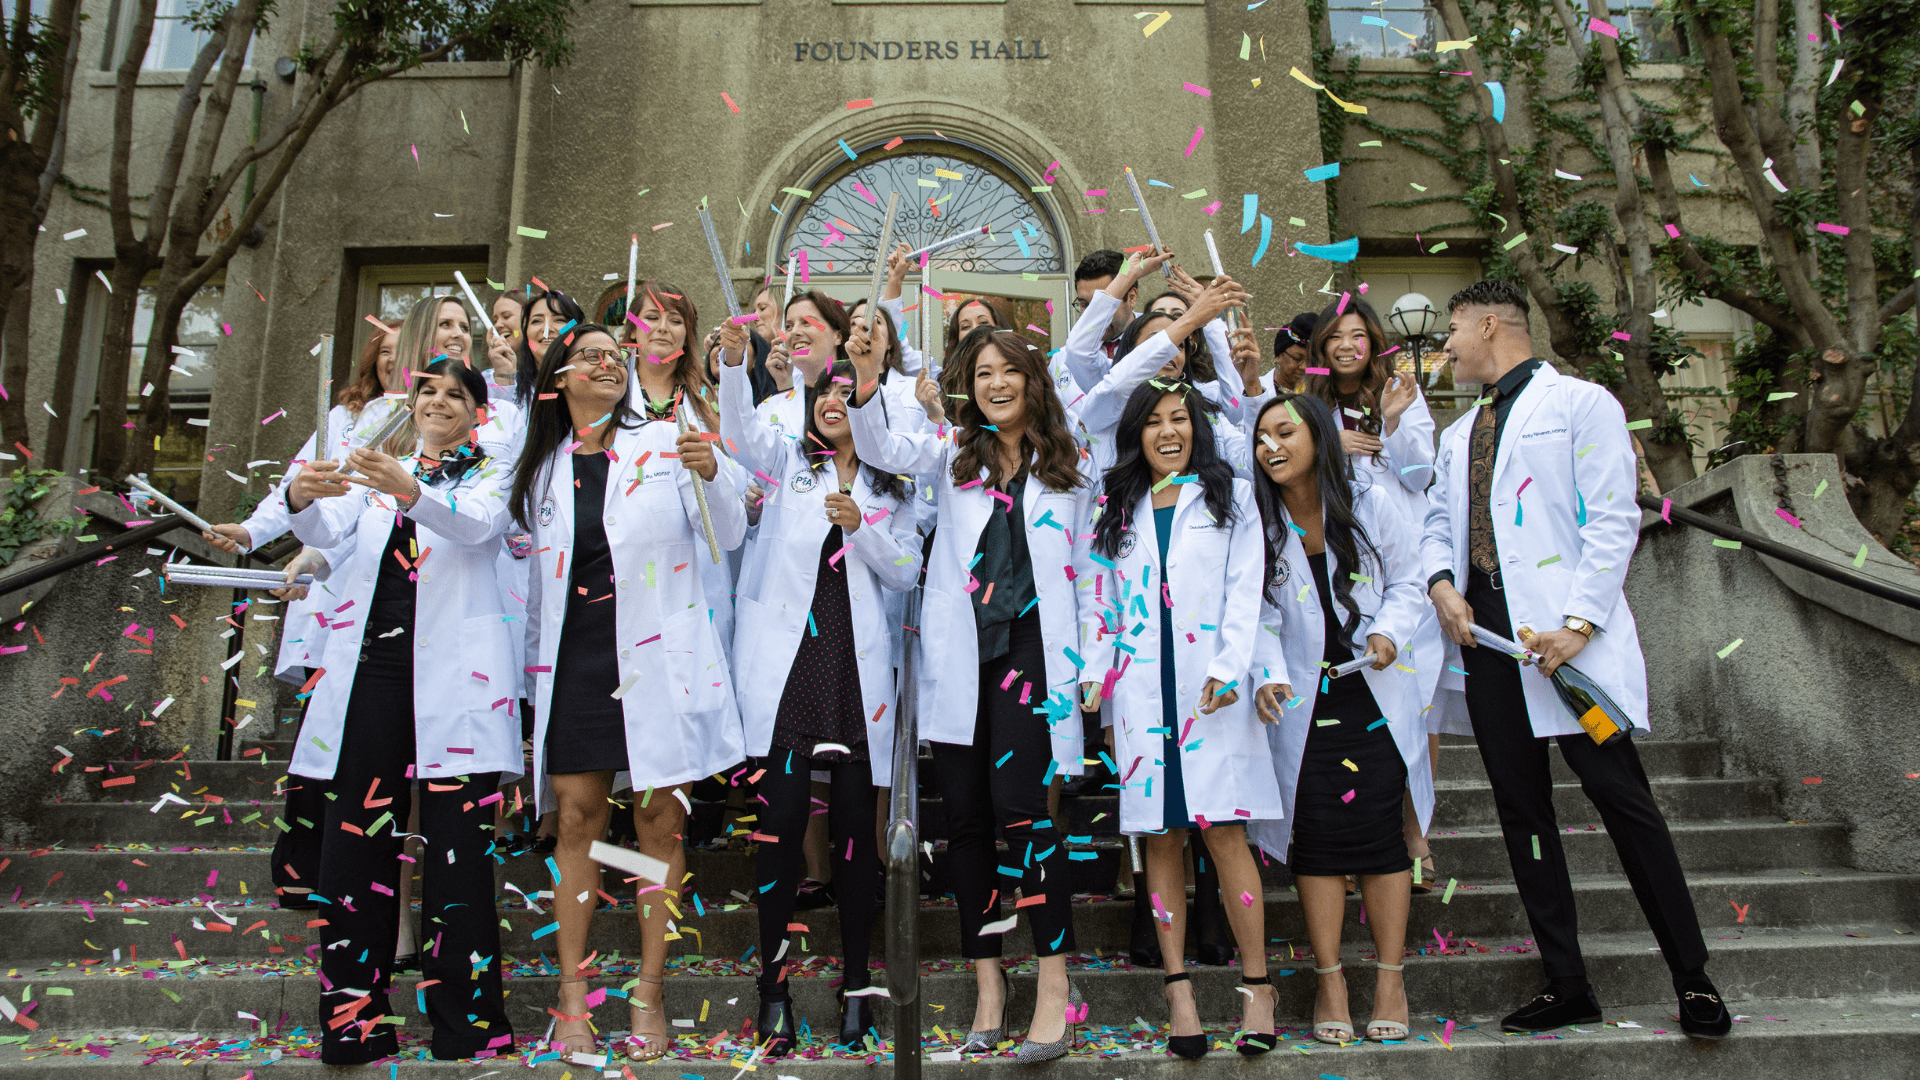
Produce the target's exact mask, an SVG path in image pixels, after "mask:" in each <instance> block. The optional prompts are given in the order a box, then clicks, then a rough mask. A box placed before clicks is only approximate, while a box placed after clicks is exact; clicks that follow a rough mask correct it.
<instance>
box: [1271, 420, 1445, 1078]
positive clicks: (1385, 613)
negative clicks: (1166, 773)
mask: <svg viewBox="0 0 1920 1080" xmlns="http://www.w3.org/2000/svg"><path fill="white" fill-rule="evenodd" d="M1254 437H1255V439H1256V440H1257V443H1258V447H1259V452H1258V461H1259V465H1260V473H1259V474H1258V475H1256V476H1255V478H1254V497H1255V501H1256V502H1257V503H1258V504H1259V507H1260V516H1261V519H1262V526H1261V527H1262V529H1263V530H1264V534H1265V537H1266V551H1267V555H1266V563H1267V571H1266V582H1267V584H1266V589H1265V598H1266V603H1265V604H1264V606H1263V607H1262V608H1261V632H1260V633H1259V635H1258V637H1257V640H1258V642H1259V644H1258V645H1257V646H1256V647H1255V650H1254V673H1253V674H1254V680H1255V682H1256V683H1257V684H1258V689H1257V691H1256V693H1255V695H1254V704H1255V707H1256V708H1258V709H1259V710H1260V713H1261V716H1262V718H1263V719H1265V720H1267V721H1268V722H1269V723H1270V724H1272V725H1273V726H1272V727H1270V728H1268V729H1267V730H1268V737H1269V738H1270V739H1271V740H1272V743H1273V764H1274V769H1275V771H1276V773H1277V775H1278V777H1279V780H1280V797H1281V802H1282V803H1283V804H1284V806H1285V809H1286V818H1285V819H1284V820H1283V821H1281V822H1278V823H1274V824H1256V825H1255V826H1254V827H1253V830H1252V832H1253V837H1254V839H1255V841H1257V842H1258V843H1259V844H1260V846H1261V847H1262V848H1265V849H1266V850H1267V851H1268V852H1271V853H1272V854H1273V856H1274V857H1275V858H1278V859H1283V860H1286V861H1287V862H1288V863H1289V864H1290V865H1291V867H1292V869H1293V873H1294V877H1295V880H1296V881H1297V882H1298V885H1299V889H1300V906H1301V908H1302V909H1303V910H1304V913H1305V915H1306V921H1307V934H1308V937H1309V939H1310V940H1311V941H1312V943H1313V952H1314V959H1315V962H1316V965H1317V966H1316V967H1315V968H1314V973H1315V974H1317V975H1318V976H1319V977H1320V979H1319V988H1318V996H1317V997H1316V998H1315V1000H1314V1012H1313V1017H1314V1024H1313V1031H1314V1037H1315V1038H1317V1039H1319V1040H1320V1041H1321V1042H1331V1043H1342V1042H1348V1041H1351V1040H1352V1039H1353V1037H1354V1035H1353V1023H1352V1021H1351V1019H1349V1015H1348V1011H1347V993H1346V982H1345V977H1344V975H1343V974H1342V968H1341V963H1340V931H1341V924H1342V923H1343V922H1344V921H1345V919H1346V882H1345V880H1344V879H1345V878H1346V877H1347V876H1348V875H1352V876H1355V877H1358V878H1359V880H1360V891H1361V894H1362V895H1363V896H1364V897H1365V900H1366V913H1367V928H1368V929H1369V930H1371V931H1372V932H1373V942H1374V947H1375V948H1376V949H1377V950H1378V961H1377V964H1376V967H1377V969H1378V970H1377V972H1376V981H1375V985H1374V992H1373V1000H1374V1014H1375V1015H1374V1019H1373V1020H1371V1021H1369V1022H1368V1024H1367V1027H1366V1037H1367V1038H1369V1039H1403V1038H1405V1037H1406V1034H1407V1023H1408V1016H1409V1014H1408V1011H1407V997H1406V988H1405V986H1404V984H1403V983H1402V981H1401V966H1402V965H1401V963H1400V958H1401V956H1402V955H1403V950H1404V945H1405V941H1406V932H1407V909H1408V907H1409V905H1410V904H1411V903H1412V883H1413V877H1412V868H1413V860H1412V859H1411V858H1409V857H1408V855H1407V846H1406V841H1405V838H1404V837H1403V836H1402V835H1401V828H1400V815H1401V810H1400V807H1401V804H1402V799H1403V792H1404V791H1405V790H1407V789H1408V788H1409V787H1410V788H1411V789H1412V791H1413V801H1414V807H1415V809H1416V811H1417V812H1418V813H1419V816H1420V820H1421V822H1422V824H1424V823H1425V822H1426V821H1427V820H1428V819H1430V817H1431V816H1432V812H1433V781H1432V779H1431V778H1430V777H1429V775H1428V772H1427V763H1426V753H1427V740H1426V733H1425V732H1424V731H1423V730H1422V729H1421V724H1420V710H1421V709H1422V708H1423V707H1424V706H1425V704H1426V701H1425V699H1424V698H1422V697H1421V696H1420V694H1421V690H1420V685H1421V684H1420V681H1419V679H1418V677H1417V676H1416V675H1414V674H1413V673H1412V672H1411V671H1408V670H1407V668H1406V667H1405V665H1401V664H1396V663H1395V662H1394V661H1395V659H1396V657H1397V655H1398V653H1399V651H1400V643H1401V642H1404V641H1406V640H1407V639H1408V638H1409V637H1410V636H1411V635H1412V634H1413V628H1414V626H1415V624H1416V623H1418V622H1419V619H1420V612H1421V608H1422V606H1423V605H1422V603H1421V597H1420V569H1419V556H1418V551H1417V534H1416V533H1415V532H1414V530H1413V526H1412V524H1411V523H1410V522H1408V521H1407V520H1406V518H1405V517H1404V516H1403V515H1402V514H1401V513H1400V508H1399V506H1398V505H1397V501H1396V499H1395V498H1394V497H1393V496H1391V495H1389V494H1388V493H1386V492H1385V491H1382V490H1381V489H1380V487H1379V486H1377V485H1376V486H1371V487H1366V486H1359V487H1357V486H1356V482H1355V481H1354V480H1353V479H1352V477H1351V474H1350V473H1349V466H1348V464H1347V459H1346V455H1345V454H1344V453H1342V452H1341V447H1340V429H1339V428H1338V427H1337V426H1336V425H1335V423H1334V420H1333V414H1332V413H1331V412H1330V411H1329V410H1328V409H1327V407H1326V404H1325V403H1324V402H1322V401H1320V400H1319V399H1318V398H1316V397H1312V396H1310V395H1306V394H1298V395H1296V394H1282V395H1280V396H1279V397H1277V398H1276V399H1275V400H1274V401H1271V402H1269V403H1267V405H1266V406H1265V407H1264V408H1263V409H1262V410H1261V412H1260V415H1259V417H1258V418H1257V419H1256V421H1255V428H1254ZM1358 483H1359V484H1365V483H1366V481H1365V480H1364V479H1363V480H1361V481H1359V482H1358ZM1368 656H1371V657H1372V663H1371V664H1370V665H1368V666H1367V667H1368V670H1365V671H1361V672H1356V673H1354V674H1349V675H1346V676H1344V677H1340V678H1334V677H1333V671H1332V669H1333V668H1334V667H1337V666H1338V665H1341V664H1345V663H1348V662H1350V661H1352V660H1355V659H1356V658H1358V659H1365V658H1367V657H1368ZM1323 669H1324V670H1323ZM1296 694H1298V696H1297V697H1296V696H1295V695H1296Z"/></svg>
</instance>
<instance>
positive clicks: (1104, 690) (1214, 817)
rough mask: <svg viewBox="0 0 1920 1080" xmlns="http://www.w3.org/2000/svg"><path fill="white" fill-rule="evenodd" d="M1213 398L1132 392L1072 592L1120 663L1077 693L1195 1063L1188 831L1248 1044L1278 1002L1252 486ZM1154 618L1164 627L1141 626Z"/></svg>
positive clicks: (1172, 1041)
mask: <svg viewBox="0 0 1920 1080" xmlns="http://www.w3.org/2000/svg"><path fill="white" fill-rule="evenodd" d="M1211 408H1212V405H1211V404H1210V403H1209V402H1208V401H1207V400H1206V399H1205V398H1204V397H1203V396H1202V395H1201V393H1200V392H1199V391H1198V390H1196V389H1194V387H1193V386H1192V385H1191V384H1188V383H1184V382H1161V381H1160V380H1158V379H1155V380H1152V381H1149V382H1147V383H1145V384H1143V385H1142V386H1140V388H1139V389H1137V390H1135V391H1134V394H1133V396H1132V397H1131V398H1130V399H1128V401H1127V408H1126V411H1125V413H1124V414H1122V416H1121V420H1120V425H1119V428H1118V429H1117V432H1116V435H1115V442H1116V444H1117V452H1118V455H1119V457H1118V460H1117V461H1115V463H1114V465H1113V467H1112V468H1110V469H1108V470H1107V473H1106V480H1105V487H1106V502H1105V503H1104V504H1103V506H1102V509H1101V511H1100V516H1099V518H1098V520H1097V521H1096V522H1095V524H1094V540H1093V550H1094V551H1095V552H1096V553H1098V554H1099V555H1101V556H1103V557H1104V558H1105V559H1106V560H1107V565H1106V566H1105V568H1104V572H1103V573H1102V574H1101V575H1100V576H1099V577H1098V578H1096V579H1095V583H1094V589H1093V595H1092V596H1091V597H1085V598H1083V599H1082V600H1081V604H1080V611H1081V622H1082V623H1083V627H1082V636H1083V637H1085V638H1089V639H1090V640H1091V641H1092V642H1093V643H1094V644H1093V645H1091V646H1090V648H1092V649H1095V650H1098V651H1099V653H1100V655H1101V657H1102V659H1103V660H1104V662H1105V665H1106V666H1108V667H1110V668H1111V669H1112V670H1113V671H1114V672H1115V675H1114V676H1112V677H1110V678H1109V679H1108V680H1107V683H1106V684H1105V685H1103V684H1101V683H1099V682H1085V683H1083V684H1082V686H1081V690H1082V693H1083V696H1084V697H1086V699H1087V700H1089V701H1091V700H1095V699H1097V698H1099V697H1102V696H1106V697H1109V698H1111V702H1112V705H1111V708H1110V710H1109V714H1108V715H1109V717H1110V721H1111V727H1109V729H1108V730H1109V732H1110V733H1111V736H1112V740H1113V760H1114V763H1115V764H1116V765H1117V766H1118V768H1119V771H1120V777H1121V780H1120V828H1121V830H1122V831H1124V832H1126V833H1129V834H1133V835H1141V836H1144V837H1145V841H1144V844H1143V846H1144V847H1145V849H1146V860H1145V861H1146V879H1147V880H1146V887H1147V892H1148V895H1149V897H1151V899H1152V902H1153V910H1154V913H1155V918H1154V923H1155V928H1156V930H1157V931H1158V935H1159V938H1160V952H1161V955H1162V956H1163V957H1164V958H1165V966H1166V970H1167V972H1168V974H1167V976H1166V991H1167V999H1168V1008H1169V1010H1170V1012H1171V1014H1172V1018H1171V1023H1170V1026H1169V1034H1168V1039H1167V1048H1168V1049H1169V1050H1170V1051H1172V1052H1173V1053H1174V1054H1176V1055H1178V1056H1180V1057H1182V1058H1186V1059H1187V1060H1189V1061H1191V1060H1194V1059H1196V1058H1198V1057H1200V1056H1201V1055H1202V1054H1205V1053H1206V1052H1207V1037H1206V1035H1205V1033H1204V1032H1203V1031H1202V1030H1201V1026H1200V1014H1199V1012H1198V1011H1197V1009H1196V1007H1195V1001H1194V995H1193V990H1192V983H1191V980H1190V979H1189V977H1188V975H1187V973H1186V964H1185V961H1184V953H1185V947H1184V946H1185V943H1186V902H1185V901H1186V868H1185V857H1184V854H1183V850H1182V849H1183V848H1184V847H1185V844H1186V841H1187V837H1188V830H1189V829H1194V828H1197V829H1199V830H1200V833H1199V835H1200V837H1203V838H1204V846H1205V848H1206V851H1207V852H1208V853H1210V854H1212V856H1213V858H1214V864H1215V867H1216V872H1217V874H1218V882H1219V888H1220V890H1221V891H1222V892H1223V893H1225V895H1226V896H1227V897H1228V898H1229V902H1228V903H1227V904H1226V918H1227V922H1228V923H1229V924H1230V925H1231V926H1232V927H1233V932H1234V937H1235V939H1236V940H1237V941H1238V943H1239V945H1240V963H1241V972H1242V976H1241V980H1240V982H1241V986H1242V987H1243V988H1245V990H1244V993H1245V995H1246V1002H1245V1013H1244V1016H1243V1023H1242V1029H1243V1030H1244V1032H1245V1035H1244V1037H1243V1038H1242V1039H1241V1041H1240V1044H1239V1047H1240V1052H1241V1053H1243V1054H1248V1055H1253V1054H1264V1053H1266V1052H1267V1051H1269V1050H1272V1049H1273V1048H1274V1046H1275V1045H1276V1040H1275V1037H1274V1026H1273V1011H1274V1007H1275V1005H1276V1004H1277V1003H1278V997H1277V996H1276V995H1275V993H1274V990H1273V987H1272V985H1271V984H1270V983H1269V982H1268V980H1267V964H1266V931H1265V908H1264V904H1263V902H1262V900H1261V896H1262V892H1263V890H1262V888H1261V885H1260V870H1259V867H1257V866H1255V865H1254V860H1253V854H1252V852H1251V851H1249V850H1248V848H1247V823H1248V822H1250V821H1268V820H1276V819H1278V818H1279V817H1280V816H1281V809H1280V791H1279V788H1278V786H1277V785H1276V784H1275V782H1274V776H1273V763H1272V759H1271V757H1270V755H1269V752H1268V748H1267V739H1266V736H1265V734H1263V733H1262V732H1261V730H1260V721H1259V719H1258V718H1257V717H1256V716H1255V714H1254V711H1253V708H1252V700H1253V695H1252V693H1251V692H1250V690H1249V688H1248V687H1247V683H1248V681H1249V673H1250V672H1251V670H1252V667H1253V650H1254V635H1255V634H1256V633H1257V632H1258V630H1259V627H1258V625H1257V622H1258V617H1259V613H1260V595H1259V582H1260V581H1261V580H1262V577H1261V559H1262V554H1263V551H1262V547H1261V543H1260V515H1259V513H1258V511H1256V510H1255V509H1254V504H1253V486H1252V484H1251V483H1250V482H1248V481H1246V480H1239V479H1235V478H1234V475H1233V468H1232V467H1231V466H1229V465H1228V464H1227V463H1226V462H1225V461H1222V460H1221V459H1220V457H1219V455H1218V454H1217V453H1216V452H1215V450H1214V445H1213V426H1212V425H1211V424H1210V423H1208V422H1207V417H1206V413H1207V412H1208V411H1210V410H1211ZM1148 522H1151V523H1152V524H1151V526H1149V525H1148ZM1149 528H1151V530H1152V531H1151V532H1149V531H1148V530H1149ZM1149 623H1157V627H1156V628H1155V629H1153V630H1150V631H1148V632H1147V633H1141V630H1143V629H1146V627H1147V624H1149ZM1200 887H1201V888H1212V887H1214V886H1213V884H1212V883H1211V882H1202V883H1201V884H1200ZM1140 902H1141V901H1140V899H1139V898H1138V897H1136V899H1135V903H1136V904H1138V903H1140Z"/></svg>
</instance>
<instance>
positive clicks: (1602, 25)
mask: <svg viewBox="0 0 1920 1080" xmlns="http://www.w3.org/2000/svg"><path fill="white" fill-rule="evenodd" d="M1587 29H1588V30H1591V31H1593V32H1594V33H1596V34H1605V35H1607V36H1608V37H1610V38H1612V39H1613V40H1615V41H1619V40H1620V31H1619V30H1618V29H1617V28H1616V27H1615V26H1614V25H1613V24H1612V23H1610V22H1607V21H1605V20H1604V19H1588V20H1587Z"/></svg>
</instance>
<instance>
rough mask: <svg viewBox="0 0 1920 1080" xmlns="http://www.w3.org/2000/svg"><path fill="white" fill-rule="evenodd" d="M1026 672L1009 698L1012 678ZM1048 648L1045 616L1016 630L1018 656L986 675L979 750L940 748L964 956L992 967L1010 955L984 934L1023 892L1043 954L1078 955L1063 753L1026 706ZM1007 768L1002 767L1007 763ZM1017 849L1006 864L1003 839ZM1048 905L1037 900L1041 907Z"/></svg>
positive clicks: (990, 666) (938, 768) (936, 755)
mask: <svg viewBox="0 0 1920 1080" xmlns="http://www.w3.org/2000/svg"><path fill="white" fill-rule="evenodd" d="M1009 669H1018V670H1020V671H1021V672H1023V673H1025V674H1023V675H1022V676H1021V677H1020V678H1017V679H1014V680H1013V681H1012V683H1010V684H1009V685H1008V687H1007V688H1006V689H1005V690H1002V689H1001V688H1000V684H1001V683H1002V682H1004V681H1006V677H1007V671H1008V670H1009ZM1046 670H1047V656H1046V648H1045V646H1044V645H1043V644H1042V640H1041V637H1040V615H1039V613H1038V612H1037V611H1035V612H1029V613H1028V614H1027V615H1026V616H1024V617H1022V618H1020V619H1018V620H1016V621H1015V622H1014V624H1013V653H1012V655H1010V656H1003V657H1001V658H1000V659H998V660H991V661H988V662H987V663H985V664H982V665H981V666H980V706H979V711H978V712H977V713H976V715H975V719H974V728H973V745H971V746H962V745H960V744H958V743H941V742H936V743H934V744H933V767H934V772H936V773H937V774H938V775H939V778H940V794H941V797H942V798H943V799H944V800H945V801H946V805H947V832H948V838H947V861H948V863H949V864H950V865H951V867H952V874H951V879H952V882H953V893H954V897H955V898H956V899H957V900H958V901H959V905H960V955H961V956H962V957H964V958H966V959H968V960H985V959H991V958H995V957H998V956H999V955H1000V939H1001V936H1000V935H999V934H993V935H990V936H988V937H981V936H980V929H981V927H983V926H985V925H986V924H987V923H989V922H998V921H999V920H1000V918H1001V901H1002V899H1003V898H1004V897H1005V895H1006V894H1007V893H1009V892H1011V891H1013V889H1014V888H1016V887H1018V888H1019V890H1020V894H1021V897H1022V902H1023V903H1025V904H1026V905H1027V906H1026V907H1025V908H1023V909H1022V910H1024V911H1025V912H1026V913H1027V915H1028V916H1029V918H1030V920H1031V926H1032V930H1033V945H1034V954H1035V955H1037V956H1054V955H1057V954H1059V953H1065V952H1072V951H1073V912H1072V909H1071V907H1070V904H1071V901H1072V897H1073V893H1072V886H1071V885H1070V883H1069V882H1068V880H1067V851H1066V847H1065V845H1064V844H1063V843H1062V840H1063V837H1062V834H1061V831H1060V829H1058V828H1057V827H1055V825H1054V823H1053V821H1052V820H1050V819H1049V818H1048V817H1047V781H1046V777H1047V774H1048V771H1049V770H1048V765H1049V763H1050V762H1051V761H1052V760H1053V744H1052V741H1051V737H1050V735H1049V733H1048V731H1047V721H1046V719H1045V717H1044V716H1042V715H1040V714H1036V713H1035V712H1034V711H1033V710H1034V707H1035V706H1034V703H1033V702H1032V701H1031V700H1029V701H1028V703H1026V704H1021V702H1020V685H1021V683H1022V682H1023V681H1031V682H1033V683H1034V684H1036V685H1040V684H1043V683H1044V681H1045V679H1046ZM1003 758H1004V759H1005V760H1002V759H1003ZM996 828H997V829H998V831H999V833H1000V835H1001V837H1002V838H1003V839H1005V840H1006V842H1007V851H1006V855H1005V857H1004V861H1003V862H1002V861H1000V860H999V859H997V857H996V851H995V848H994V842H993V841H994V832H995V830H996ZM1036 897H1037V898H1040V899H1038V900H1036V899H1035V898H1036Z"/></svg>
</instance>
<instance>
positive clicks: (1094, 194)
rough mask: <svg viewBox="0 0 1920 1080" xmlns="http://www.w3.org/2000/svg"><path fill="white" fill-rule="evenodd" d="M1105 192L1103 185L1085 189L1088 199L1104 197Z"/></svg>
mask: <svg viewBox="0 0 1920 1080" xmlns="http://www.w3.org/2000/svg"><path fill="white" fill-rule="evenodd" d="M1106 194H1107V189H1106V188H1103V187H1090V188H1088V189H1087V198H1089V199H1099V198H1104V197H1105V196H1106Z"/></svg>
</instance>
